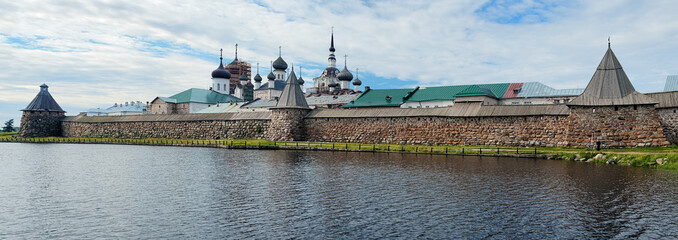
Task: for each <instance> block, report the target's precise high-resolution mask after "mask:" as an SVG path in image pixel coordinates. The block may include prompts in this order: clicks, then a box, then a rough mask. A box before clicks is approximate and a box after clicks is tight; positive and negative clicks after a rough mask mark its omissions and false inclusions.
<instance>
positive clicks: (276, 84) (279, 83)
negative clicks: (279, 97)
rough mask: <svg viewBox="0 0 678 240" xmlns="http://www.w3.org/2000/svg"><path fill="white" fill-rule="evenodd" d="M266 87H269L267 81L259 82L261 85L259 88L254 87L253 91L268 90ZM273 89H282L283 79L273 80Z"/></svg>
mask: <svg viewBox="0 0 678 240" xmlns="http://www.w3.org/2000/svg"><path fill="white" fill-rule="evenodd" d="M268 89H269V87H268V82H266V83H263V84H261V86H259V88H257V89H254V91H259V90H268ZM273 89H275V90H280V91H282V90H283V89H285V81H282V80H276V81H273Z"/></svg>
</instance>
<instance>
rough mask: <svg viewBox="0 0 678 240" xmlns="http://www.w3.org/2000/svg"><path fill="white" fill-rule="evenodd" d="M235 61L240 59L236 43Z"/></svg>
mask: <svg viewBox="0 0 678 240" xmlns="http://www.w3.org/2000/svg"><path fill="white" fill-rule="evenodd" d="M233 61H238V44H237V43H236V44H235V59H233Z"/></svg>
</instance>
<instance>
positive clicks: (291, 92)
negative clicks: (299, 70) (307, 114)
mask: <svg viewBox="0 0 678 240" xmlns="http://www.w3.org/2000/svg"><path fill="white" fill-rule="evenodd" d="M275 108H303V109H308V108H309V107H308V103H306V97H304V92H302V91H301V87H300V86H299V84H298V79H297V76H296V74H294V66H293V67H292V72H290V76H289V77H287V83H286V84H285V89H284V90H283V92H282V94H281V95H280V99H279V100H278V104H277V105H276V106H275Z"/></svg>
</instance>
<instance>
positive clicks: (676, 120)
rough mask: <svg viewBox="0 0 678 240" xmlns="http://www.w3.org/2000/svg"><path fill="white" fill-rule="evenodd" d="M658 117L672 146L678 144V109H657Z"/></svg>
mask: <svg viewBox="0 0 678 240" xmlns="http://www.w3.org/2000/svg"><path fill="white" fill-rule="evenodd" d="M657 115H659V122H661V125H662V130H663V131H664V134H666V139H667V140H668V141H669V142H671V143H672V144H678V107H673V108H660V109H657Z"/></svg>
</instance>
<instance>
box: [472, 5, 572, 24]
mask: <svg viewBox="0 0 678 240" xmlns="http://www.w3.org/2000/svg"><path fill="white" fill-rule="evenodd" d="M566 4H567V2H566V1H560V0H556V1H543V0H490V1H488V2H486V3H485V4H483V5H482V6H481V7H480V8H478V9H476V11H475V12H474V13H475V14H476V15H478V16H480V17H481V18H483V19H486V20H488V21H491V22H495V23H499V24H534V23H544V22H549V21H550V20H551V19H550V16H552V15H553V14H554V12H555V11H556V10H557V8H559V7H562V6H564V5H566Z"/></svg>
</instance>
